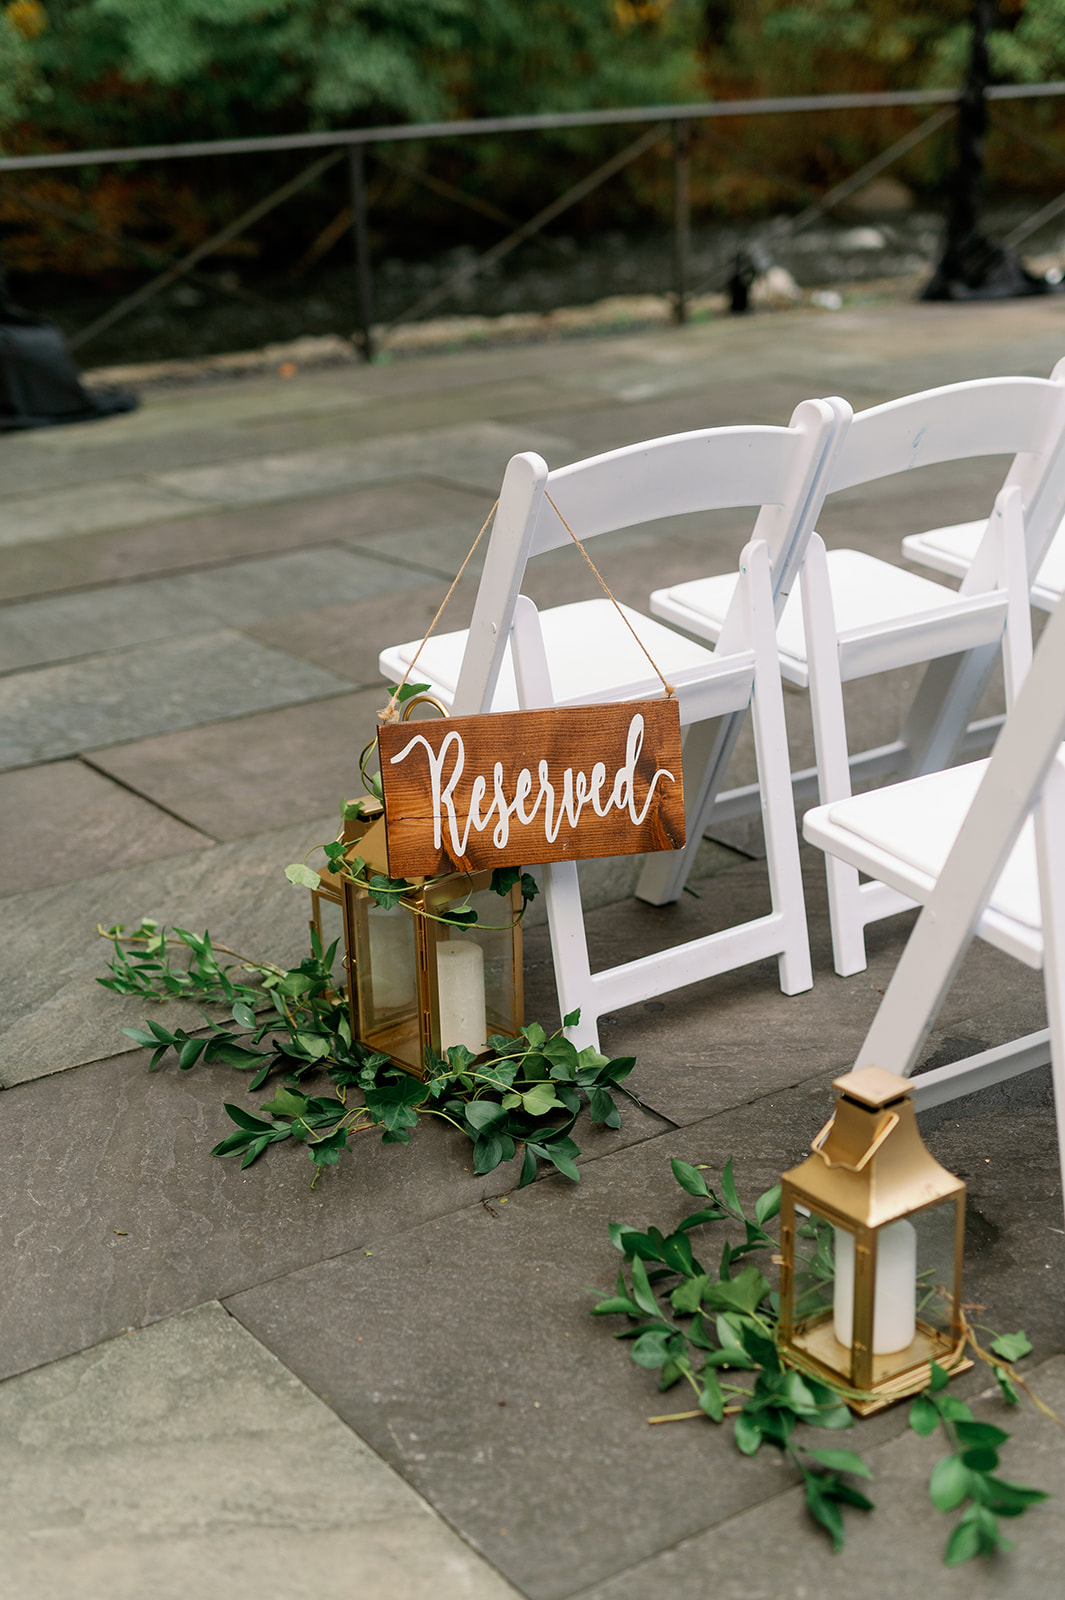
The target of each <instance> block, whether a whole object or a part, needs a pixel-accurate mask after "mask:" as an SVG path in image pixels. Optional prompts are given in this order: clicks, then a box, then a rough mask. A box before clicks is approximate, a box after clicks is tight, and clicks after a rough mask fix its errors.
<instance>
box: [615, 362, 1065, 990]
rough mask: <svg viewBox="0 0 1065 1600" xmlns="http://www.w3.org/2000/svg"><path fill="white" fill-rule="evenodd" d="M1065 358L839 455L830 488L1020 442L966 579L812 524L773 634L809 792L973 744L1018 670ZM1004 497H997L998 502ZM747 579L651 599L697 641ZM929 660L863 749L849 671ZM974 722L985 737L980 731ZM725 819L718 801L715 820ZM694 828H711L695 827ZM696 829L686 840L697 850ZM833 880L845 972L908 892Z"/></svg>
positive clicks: (883, 419)
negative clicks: (851, 734) (850, 719)
mask: <svg viewBox="0 0 1065 1600" xmlns="http://www.w3.org/2000/svg"><path fill="white" fill-rule="evenodd" d="M1063 439H1065V363H1062V364H1061V367H1060V369H1058V368H1056V369H1055V374H1054V376H1053V377H1052V378H1050V379H1041V378H989V379H985V380H978V381H974V382H969V383H960V384H952V385H950V386H948V387H946V388H942V389H931V390H927V391H925V392H924V393H922V394H917V395H909V396H906V397H905V398H903V399H900V400H893V401H890V402H889V403H888V404H887V405H882V406H876V407H874V408H872V409H871V410H868V411H864V412H860V413H859V414H858V415H856V416H855V417H854V419H853V421H852V422H851V426H850V429H849V431H848V433H847V435H846V438H845V439H843V440H842V441H841V444H840V447H839V450H838V451H837V452H836V454H835V457H834V464H833V467H832V471H831V473H830V475H829V478H828V483H827V490H826V493H828V494H831V493H835V492H837V491H840V490H844V489H851V488H854V487H855V486H857V485H858V484H862V483H868V482H871V481H873V480H874V479H877V478H883V477H887V476H890V475H893V474H895V473H902V472H908V471H910V470H912V469H913V468H914V467H917V466H930V465H933V464H935V463H938V462H943V461H952V460H960V459H964V458H967V457H968V458H971V457H974V456H982V455H987V454H1006V453H1016V454H1017V460H1016V461H1015V462H1014V466H1013V469H1012V471H1011V474H1010V480H1009V482H1010V484H1011V485H1014V486H1016V487H1017V488H1018V490H1019V491H1020V493H1021V495H1022V496H1023V509H1022V503H1021V500H1020V499H1018V500H1017V501H1016V502H1015V501H1013V500H1010V502H1009V503H1010V505H1011V507H1012V511H1011V513H1010V515H1009V516H1008V517H1007V516H1005V515H1001V514H999V515H996V516H994V517H992V518H991V519H989V521H988V523H987V525H986V528H985V532H984V536H983V539H982V542H981V544H980V548H979V552H978V554H977V556H976V557H975V559H974V561H973V563H972V565H971V567H970V570H969V573H968V575H967V577H966V580H965V583H964V584H963V586H962V589H961V591H960V592H955V591H953V590H951V589H947V588H945V587H944V585H942V584H939V583H934V582H932V581H931V580H929V579H927V578H922V577H920V576H919V575H918V574H916V573H912V572H908V571H906V570H904V569H902V568H900V567H895V566H893V565H892V564H891V563H890V562H887V561H880V560H878V559H877V558H875V557H874V556H870V555H866V554H864V553H862V552H860V551H856V550H831V551H826V550H825V547H824V543H823V541H822V540H821V539H820V537H819V536H818V535H817V534H812V535H811V537H810V541H809V546H808V549H807V551H806V558H805V561H804V562H803V565H802V580H801V591H802V593H801V599H800V595H799V594H796V593H794V592H793V593H792V594H791V595H790V597H788V598H787V600H786V603H785V604H784V606H783V608H782V611H781V614H780V622H779V626H778V631H777V639H778V645H779V650H780V665H781V672H782V674H783V675H784V677H786V678H787V679H788V680H789V681H790V682H792V683H794V684H796V685H799V686H801V687H808V688H809V690H810V697H811V708H812V713H813V725H814V744H815V752H816V758H817V766H816V768H813V769H810V770H809V771H808V772H805V773H799V774H796V780H795V782H796V791H797V798H799V799H800V800H801V799H802V798H804V797H805V795H806V794H807V793H809V792H810V791H811V790H812V789H813V787H814V780H816V788H817V794H818V798H819V799H820V800H821V801H822V802H827V801H830V800H842V799H844V798H845V797H846V796H847V795H849V794H850V793H851V788H852V783H853V781H854V780H855V779H856V778H858V779H862V780H869V779H873V778H876V777H882V776H884V775H886V774H888V773H890V772H896V773H901V774H902V775H904V776H905V775H909V774H913V773H920V772H926V771H934V770H938V769H940V768H942V767H944V766H946V765H947V763H948V762H949V761H950V760H951V759H952V757H953V756H954V754H955V751H956V749H957V748H958V747H959V746H960V745H962V744H963V742H964V739H965V737H966V733H967V729H968V725H969V721H970V717H971V715H972V712H973V710H974V709H975V703H976V702H977V701H978V700H979V696H980V694H981V693H982V691H983V688H984V686H985V684H986V682H987V679H988V677H989V675H990V672H991V670H992V669H993V666H994V662H995V659H996V656H997V654H998V652H999V651H1000V650H1001V651H1002V653H1003V656H1004V658H1005V660H1006V670H1007V674H1010V673H1011V672H1013V670H1014V668H1013V665H1012V656H1013V654H1014V652H1015V650H1020V651H1022V652H1023V650H1024V648H1025V645H1024V641H1025V638H1026V637H1027V635H1028V630H1029V628H1030V618H1029V614H1028V604H1027V589H1028V585H1027V581H1026V559H1027V558H1026V550H1025V541H1026V539H1027V540H1028V547H1029V549H1031V550H1032V551H1035V552H1041V551H1042V550H1043V549H1044V548H1045V546H1046V544H1047V543H1048V542H1049V538H1050V536H1051V534H1052V532H1053V529H1054V527H1055V526H1056V525H1057V522H1058V521H1059V519H1060V517H1061V513H1062V509H1063V506H1065V449H1063V448H1062V443H1063ZM1000 509H1001V508H1000ZM734 583H735V579H734V578H733V577H732V575H731V574H725V575H722V576H720V577H714V578H703V579H697V580H695V581H694V582H691V583H684V584H678V585H675V586H674V587H673V588H670V589H663V590H658V591H657V592H656V593H655V594H653V595H652V596H651V610H652V612H653V613H654V614H655V615H656V616H659V617H664V618H666V619H667V620H668V621H670V622H672V623H673V624H674V625H675V626H677V627H680V628H683V629H684V630H685V631H686V632H687V633H688V634H692V635H695V636H696V637H698V638H704V639H713V638H714V637H716V635H717V632H718V630H719V628H720V625H721V617H722V614H723V611H724V609H725V608H726V607H727V605H728V597H729V594H730V593H731V589H732V587H733V585H734ZM921 662H929V663H931V665H930V666H929V668H928V671H927V672H926V674H925V677H924V680H923V682H922V685H921V688H920V689H919V691H918V694H917V696H916V698H915V700H914V703H913V707H912V709H911V711H910V713H909V716H908V717H907V720H906V724H905V725H904V727H903V729H902V731H901V733H900V735H899V738H898V739H896V740H894V741H892V742H891V743H890V744H887V745H882V746H879V747H878V748H876V749H872V750H867V751H860V752H857V753H851V752H850V751H849V749H848V742H847V732H846V722H845V718H844V711H843V688H842V686H843V684H844V683H845V682H847V681H848V680H851V679H855V678H863V677H868V676H870V675H872V674H875V673H878V672H884V671H887V670H888V669H890V668H893V667H907V666H913V665H915V664H918V663H921ZM974 732H975V733H976V734H977V735H978V736H980V735H981V734H982V735H983V737H984V739H985V743H986V742H987V737H986V732H985V731H983V730H980V729H979V728H977V729H974ZM751 798H752V797H751V794H750V792H749V791H733V792H731V793H726V794H723V795H721V796H720V798H719V800H718V802H717V805H718V808H719V809H718V815H719V816H722V817H724V816H728V815H730V814H731V815H735V814H736V813H737V811H740V810H741V809H742V808H743V807H748V808H749V807H750V804H751ZM712 820H713V813H712V811H710V810H707V811H706V812H705V813H704V817H703V827H705V826H706V825H707V824H709V823H710V822H711V821H712ZM693 832H694V834H695V837H696V838H698V836H699V834H700V833H701V832H702V828H699V827H698V826H697V827H696V829H695V830H693ZM691 843H692V840H691V837H689V847H688V848H689V849H690V848H691ZM684 866H685V863H684V862H683V861H678V862H673V861H672V860H666V861H664V862H661V863H658V862H654V863H649V864H648V866H647V867H645V869H644V872H643V875H642V877H641V880H640V885H639V889H638V891H637V892H638V893H639V895H640V896H641V898H643V899H647V900H650V901H652V903H655V904H661V903H663V902H665V901H667V900H671V899H675V898H676V896H677V894H678V893H679V892H680V883H681V882H682V881H683V878H682V874H683V871H684ZM827 868H828V889H829V904H830V912H831V917H832V943H833V956H834V960H835V966H836V971H837V972H839V973H840V974H842V975H844V976H845V975H847V974H850V973H854V972H860V971H861V970H862V969H863V968H864V966H865V938H864V929H865V927H866V925H867V924H868V923H869V922H873V921H876V920H878V919H879V918H880V917H884V916H890V915H892V914H893V913H894V912H895V911H898V910H900V909H902V908H903V906H904V905H905V901H904V900H902V899H901V898H900V896H899V895H898V894H897V893H896V892H895V891H893V890H891V889H889V888H887V887H886V886H885V885H883V884H881V883H871V884H861V883H860V882H859V880H858V875H857V873H855V872H853V871H852V870H851V869H850V868H849V867H848V866H846V865H845V864H844V863H842V862H840V861H836V860H834V859H832V858H829V860H828V862H827Z"/></svg>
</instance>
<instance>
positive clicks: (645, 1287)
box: [632, 1256, 660, 1317]
mask: <svg viewBox="0 0 1065 1600" xmlns="http://www.w3.org/2000/svg"><path fill="white" fill-rule="evenodd" d="M632 1298H633V1299H634V1300H635V1302H636V1304H637V1305H638V1306H639V1308H640V1310H641V1311H646V1313H647V1315H648V1316H649V1317H657V1316H658V1315H659V1314H660V1313H659V1310H658V1301H657V1300H656V1299H655V1297H654V1291H653V1290H652V1288H651V1285H650V1283H649V1282H648V1279H647V1268H646V1267H645V1266H644V1264H643V1262H642V1261H641V1260H640V1259H639V1257H638V1256H637V1257H636V1258H635V1259H634V1261H633V1263H632Z"/></svg>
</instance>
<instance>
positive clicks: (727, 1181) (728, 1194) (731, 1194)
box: [721, 1156, 743, 1217]
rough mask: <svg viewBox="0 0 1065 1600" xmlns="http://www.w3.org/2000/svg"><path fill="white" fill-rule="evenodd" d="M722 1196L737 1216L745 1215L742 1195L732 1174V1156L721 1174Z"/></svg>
mask: <svg viewBox="0 0 1065 1600" xmlns="http://www.w3.org/2000/svg"><path fill="white" fill-rule="evenodd" d="M721 1198H722V1199H723V1200H724V1202H725V1204H726V1205H727V1206H728V1208H729V1210H730V1211H732V1212H734V1213H735V1214H736V1216H737V1217H742V1216H743V1207H742V1206H741V1205H740V1197H739V1195H738V1194H737V1193H736V1180H735V1179H734V1178H733V1176H732V1157H731V1156H730V1157H729V1159H728V1161H727V1162H726V1163H725V1170H724V1172H723V1173H722V1174H721Z"/></svg>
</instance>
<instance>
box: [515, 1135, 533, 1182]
mask: <svg viewBox="0 0 1065 1600" xmlns="http://www.w3.org/2000/svg"><path fill="white" fill-rule="evenodd" d="M535 1177H536V1151H535V1150H533V1149H531V1148H530V1146H529V1145H526V1146H525V1155H524V1156H523V1158H522V1163H521V1177H520V1178H519V1179H518V1188H519V1189H524V1188H525V1186H526V1184H529V1183H532V1181H533V1179H534V1178H535Z"/></svg>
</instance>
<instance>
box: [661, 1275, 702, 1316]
mask: <svg viewBox="0 0 1065 1600" xmlns="http://www.w3.org/2000/svg"><path fill="white" fill-rule="evenodd" d="M709 1286H710V1279H709V1278H708V1277H707V1275H706V1273H705V1272H702V1273H700V1274H699V1275H698V1277H695V1278H685V1280H684V1282H683V1283H679V1284H678V1285H677V1287H676V1288H675V1289H674V1290H673V1293H672V1294H671V1295H670V1297H669V1299H670V1303H671V1305H672V1306H673V1309H674V1311H678V1312H680V1313H681V1314H682V1315H690V1314H691V1313H692V1312H694V1311H698V1309H699V1307H700V1306H701V1305H702V1303H703V1291H704V1290H705V1289H707V1288H709Z"/></svg>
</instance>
